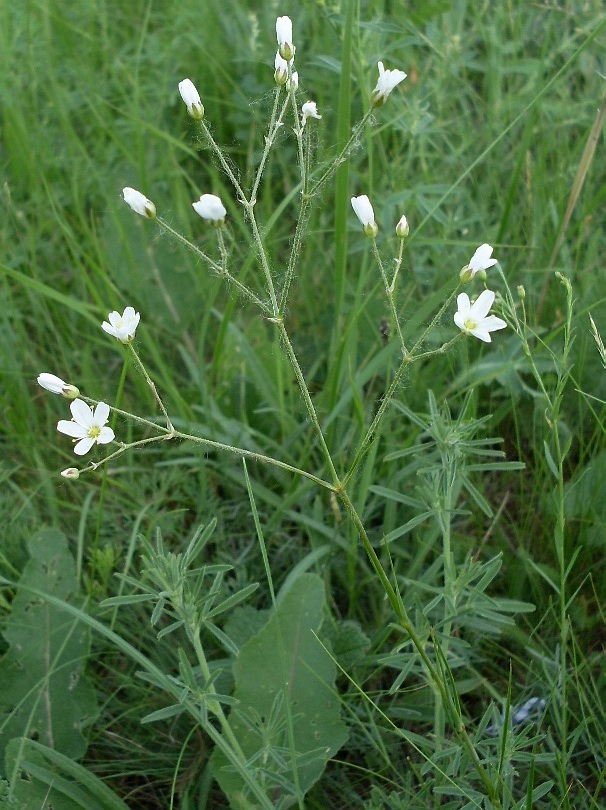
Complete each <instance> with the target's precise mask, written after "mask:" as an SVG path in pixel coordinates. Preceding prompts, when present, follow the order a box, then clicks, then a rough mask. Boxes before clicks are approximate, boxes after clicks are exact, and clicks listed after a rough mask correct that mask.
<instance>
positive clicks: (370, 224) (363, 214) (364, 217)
mask: <svg viewBox="0 0 606 810" xmlns="http://www.w3.org/2000/svg"><path fill="white" fill-rule="evenodd" d="M351 207H352V208H353V210H354V212H355V215H356V216H357V218H358V219H359V220H360V223H361V225H362V227H363V228H364V233H365V234H366V236H369V237H371V238H374V237H375V236H376V235H377V233H378V232H379V226H378V225H377V223H376V222H375V212H374V211H373V208H372V205H371V202H370V200H369V199H368V197H367V196H366V194H362V195H361V196H360V197H352V198H351Z"/></svg>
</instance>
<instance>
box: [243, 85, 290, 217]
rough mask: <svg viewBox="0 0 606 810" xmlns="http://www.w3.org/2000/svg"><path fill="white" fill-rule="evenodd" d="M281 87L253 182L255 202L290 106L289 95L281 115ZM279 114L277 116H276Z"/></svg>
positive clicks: (253, 201) (278, 90) (252, 196)
mask: <svg viewBox="0 0 606 810" xmlns="http://www.w3.org/2000/svg"><path fill="white" fill-rule="evenodd" d="M280 90H281V88H280V87H276V91H275V94H274V105H273V108H272V111H271V118H270V121H269V126H268V127H267V135H266V136H265V148H264V149H263V154H262V155H261V161H260V163H259V167H258V169H257V174H256V177H255V182H254V184H253V188H252V191H251V193H250V201H251V202H252V203H253V205H254V203H255V202H256V200H257V192H258V190H259V184H260V183H261V178H262V177H263V171H264V170H265V164H266V163H267V158H268V157H269V153H270V150H271V147H272V146H273V144H274V140H275V137H276V134H277V132H278V130H279V129H280V127H281V125H282V119H283V118H284V113H285V112H286V107H287V106H288V97H287V98H286V100H285V101H284V104H283V105H282V110H281V112H280V114H279V115H277V112H278V102H279V101H280ZM276 116H277V117H276Z"/></svg>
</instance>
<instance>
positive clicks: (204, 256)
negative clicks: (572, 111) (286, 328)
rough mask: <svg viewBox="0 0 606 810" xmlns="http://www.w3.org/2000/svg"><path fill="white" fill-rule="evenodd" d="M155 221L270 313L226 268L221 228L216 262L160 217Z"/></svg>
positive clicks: (269, 309)
mask: <svg viewBox="0 0 606 810" xmlns="http://www.w3.org/2000/svg"><path fill="white" fill-rule="evenodd" d="M156 222H157V223H158V224H159V225H160V226H161V227H162V228H164V230H165V231H167V232H168V233H170V235H171V236H173V237H174V238H175V239H177V240H178V241H179V242H181V243H182V244H184V245H185V246H186V247H187V248H189V250H191V251H192V253H195V254H196V255H197V256H199V257H200V258H201V259H203V260H204V261H205V262H206V263H207V264H208V266H209V267H210V269H211V270H213V271H214V272H215V273H216V274H217V275H218V276H219V277H220V278H222V279H225V281H227V283H228V284H231V285H232V286H233V287H235V288H236V289H237V290H238V291H239V292H240V293H241V294H242V295H243V296H244V297H245V298H248V300H249V301H250V302H251V303H253V304H255V306H257V307H259V309H261V310H262V311H263V312H264V313H265V314H266V315H269V314H270V313H271V308H270V307H269V306H268V305H267V304H266V303H264V302H263V301H262V300H261V299H260V298H259V297H258V296H257V295H256V294H255V293H254V292H253V291H252V290H251V289H250V288H249V287H247V286H246V285H245V284H242V282H241V281H238V279H237V278H234V277H233V276H232V275H231V274H230V273H229V270H228V269H227V259H228V256H227V248H226V246H225V239H224V237H223V233H222V231H221V228H217V241H218V243H219V253H220V254H221V264H218V263H217V262H216V261H214V259H211V258H210V256H208V255H207V254H206V253H204V252H203V251H202V250H200V248H198V247H196V245H194V244H193V242H190V241H189V239H186V237H185V236H183V235H182V234H180V233H179V232H178V231H176V230H175V229H174V228H171V226H170V225H169V224H168V223H167V222H165V220H163V219H162V218H161V217H156Z"/></svg>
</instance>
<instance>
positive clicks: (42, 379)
mask: <svg viewBox="0 0 606 810" xmlns="http://www.w3.org/2000/svg"><path fill="white" fill-rule="evenodd" d="M37 382H38V385H40V386H42V388H44V389H46V390H47V391H50V392H51V394H61V396H64V397H65V399H77V398H78V397H79V396H80V391H79V390H78V389H77V388H76V386H75V385H70V383H66V382H65V381H64V380H62V379H61V377H56V376H55V375H54V374H47V373H46V372H44V373H43V374H39V375H38V380H37Z"/></svg>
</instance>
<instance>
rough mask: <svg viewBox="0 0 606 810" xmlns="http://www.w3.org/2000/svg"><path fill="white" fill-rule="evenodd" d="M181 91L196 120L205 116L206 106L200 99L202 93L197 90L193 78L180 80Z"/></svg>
mask: <svg viewBox="0 0 606 810" xmlns="http://www.w3.org/2000/svg"><path fill="white" fill-rule="evenodd" d="M179 92H180V93H181V98H182V99H183V101H184V102H185V105H186V107H187V112H188V113H189V114H190V115H191V117H192V118H194V119H195V120H196V121H200V120H201V119H202V118H204V106H203V104H202V102H201V101H200V94H199V93H198V91H197V90H196V85H195V84H194V83H193V82H192V81H191V79H183V81H182V82H179Z"/></svg>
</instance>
